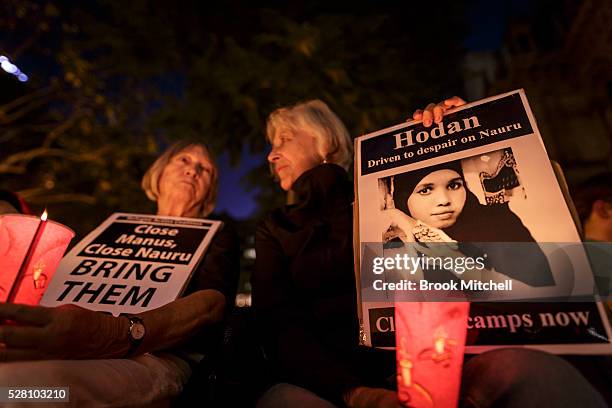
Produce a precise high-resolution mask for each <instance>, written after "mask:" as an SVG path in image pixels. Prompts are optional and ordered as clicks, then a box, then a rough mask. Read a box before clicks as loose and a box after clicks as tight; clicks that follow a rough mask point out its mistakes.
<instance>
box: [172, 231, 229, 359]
mask: <svg viewBox="0 0 612 408" xmlns="http://www.w3.org/2000/svg"><path fill="white" fill-rule="evenodd" d="M239 274H240V242H239V240H238V235H237V234H236V232H235V230H234V229H233V228H232V227H231V226H230V225H228V224H226V223H224V224H223V225H222V226H221V228H220V229H219V231H217V233H216V234H215V236H214V237H213V239H212V241H211V242H210V245H209V246H208V249H207V251H206V254H205V255H204V259H202V262H200V265H199V266H198V269H197V270H196V271H195V272H194V274H193V276H192V277H191V281H190V282H189V285H188V286H187V289H186V290H185V293H183V296H187V295H190V294H192V293H194V292H197V291H198V290H204V289H214V290H217V291H219V292H221V293H222V294H223V295H224V296H225V311H226V313H227V312H228V311H229V310H231V308H232V306H233V305H234V299H235V297H236V289H237V286H238V276H239ZM222 326H223V325H222V323H217V324H212V325H208V326H206V327H203V328H202V329H201V330H200V331H199V332H198V333H197V334H196V335H194V336H192V337H191V338H189V339H188V340H187V341H186V342H185V343H184V344H183V345H181V346H180V347H179V348H178V349H176V350H174V351H175V352H176V353H177V354H183V352H185V351H187V352H192V351H195V352H198V353H209V352H211V351H212V350H214V349H215V348H216V347H218V345H219V344H220V341H221V336H222Z"/></svg>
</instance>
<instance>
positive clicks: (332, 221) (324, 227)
mask: <svg viewBox="0 0 612 408" xmlns="http://www.w3.org/2000/svg"><path fill="white" fill-rule="evenodd" d="M293 190H294V191H295V193H296V195H297V204H294V205H290V206H285V207H283V208H281V209H278V210H276V211H274V212H272V213H271V214H270V215H269V216H268V217H266V218H265V219H264V220H263V221H262V222H261V223H260V225H259V227H258V229H257V233H256V238H255V240H256V244H255V245H256V251H257V258H256V265H255V273H254V275H253V278H252V285H253V307H254V308H255V317H256V322H257V326H258V328H259V333H260V339H261V341H262V343H263V346H264V350H265V351H266V354H267V356H268V358H269V359H270V360H271V361H272V363H273V365H274V369H275V373H276V379H275V380H276V382H288V383H292V384H295V385H298V386H301V387H304V388H306V389H309V390H311V391H313V392H315V393H317V394H319V395H320V396H321V397H323V398H326V399H329V400H331V401H333V402H335V403H339V404H341V396H342V394H343V392H345V391H347V390H348V389H350V388H353V387H356V386H360V385H362V386H376V387H380V386H384V385H385V384H384V379H385V378H386V377H388V376H392V375H393V374H394V368H393V361H394V353H392V352H382V351H380V350H373V349H366V348H362V347H358V332H359V328H358V320H357V300H356V285H355V275H354V270H353V247H352V242H353V234H352V228H353V218H352V202H353V185H352V183H350V182H349V180H348V177H347V174H346V172H345V171H344V170H343V169H342V168H341V167H339V166H336V165H333V164H323V165H320V166H317V167H315V168H313V169H311V170H309V171H307V172H305V173H304V174H302V175H301V176H300V177H299V178H298V179H297V180H296V181H295V183H294V185H293Z"/></svg>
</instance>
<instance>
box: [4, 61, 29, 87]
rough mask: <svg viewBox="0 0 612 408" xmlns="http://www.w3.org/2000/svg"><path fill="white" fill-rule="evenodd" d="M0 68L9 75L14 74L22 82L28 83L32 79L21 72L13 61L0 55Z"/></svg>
mask: <svg viewBox="0 0 612 408" xmlns="http://www.w3.org/2000/svg"><path fill="white" fill-rule="evenodd" d="M0 68H2V69H3V70H4V71H6V72H7V73H9V74H13V75H14V76H16V77H17V79H18V80H19V81H21V82H26V81H27V80H28V79H30V78H29V77H28V76H27V75H26V74H24V73H23V72H21V70H20V69H19V68H17V65H15V64H13V63H11V61H10V60H9V59H8V58H7V57H5V56H4V55H0Z"/></svg>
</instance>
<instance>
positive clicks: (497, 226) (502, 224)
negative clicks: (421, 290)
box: [392, 160, 555, 286]
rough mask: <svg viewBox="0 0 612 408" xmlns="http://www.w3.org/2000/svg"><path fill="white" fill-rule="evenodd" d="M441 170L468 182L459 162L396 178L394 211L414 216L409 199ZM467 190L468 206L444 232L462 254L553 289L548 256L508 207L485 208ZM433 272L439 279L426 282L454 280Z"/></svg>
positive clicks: (512, 276) (490, 206)
mask: <svg viewBox="0 0 612 408" xmlns="http://www.w3.org/2000/svg"><path fill="white" fill-rule="evenodd" d="M439 170H452V171H454V172H456V173H457V174H458V175H459V176H460V177H461V178H462V179H464V180H465V177H464V174H463V168H462V167H461V162H460V161H459V160H455V161H450V162H446V163H441V164H438V165H435V166H431V167H426V168H423V169H418V170H413V171H410V172H407V173H401V174H397V175H395V176H394V181H393V186H394V190H393V202H394V204H395V207H396V208H398V209H400V210H401V211H403V212H404V213H406V214H407V215H409V216H412V214H411V213H410V209H409V208H408V203H407V201H408V198H409V197H410V196H411V195H412V194H413V192H414V190H415V188H416V186H417V185H418V184H419V183H420V181H421V180H422V179H423V178H424V177H426V176H427V175H428V174H431V173H433V172H436V171H439ZM464 188H465V203H464V205H463V209H462V210H461V214H460V215H459V217H458V218H457V220H456V221H455V223H454V224H453V225H451V226H450V227H447V228H444V229H443V231H444V233H446V234H447V235H448V236H449V237H450V238H452V239H453V240H455V241H457V242H459V243H460V244H459V249H460V251H461V252H462V253H464V254H465V255H468V256H470V257H472V258H477V257H482V256H484V254H487V256H486V257H487V263H486V267H487V268H495V270H496V271H497V272H500V273H502V274H504V275H506V276H508V277H509V278H512V279H516V280H519V281H521V282H524V283H526V284H528V285H530V286H552V285H554V284H555V280H554V278H553V274H552V271H551V270H550V265H549V263H548V260H547V259H546V256H544V253H543V252H542V250H541V249H540V247H539V246H538V245H537V244H536V243H535V240H534V239H533V236H532V235H531V232H529V230H528V229H527V227H525V225H524V224H523V222H522V221H521V219H520V218H519V217H518V216H517V215H516V214H515V213H514V212H512V210H510V207H509V205H508V203H503V204H491V205H482V204H480V202H479V201H478V198H476V196H475V195H474V194H473V193H472V192H471V191H470V189H469V188H468V187H467V186H465V187H464ZM508 243H512V244H508ZM392 245H393V244H392ZM434 272H435V275H436V276H430V275H428V274H427V273H426V274H425V279H427V280H430V281H436V280H440V281H445V282H446V281H449V280H450V279H453V276H452V275H451V274H450V272H449V274H446V275H440V273H439V272H440V271H434Z"/></svg>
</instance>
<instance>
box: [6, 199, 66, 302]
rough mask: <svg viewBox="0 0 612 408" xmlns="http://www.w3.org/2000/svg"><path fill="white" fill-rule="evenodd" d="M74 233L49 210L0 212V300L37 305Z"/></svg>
mask: <svg viewBox="0 0 612 408" xmlns="http://www.w3.org/2000/svg"><path fill="white" fill-rule="evenodd" d="M73 237H74V232H73V231H72V230H71V229H70V228H68V227H66V226H64V225H61V224H58V223H56V222H53V221H47V216H46V211H45V213H43V215H42V216H41V217H40V219H36V218H35V217H31V216H27V215H18V214H10V215H3V216H0V271H2V272H1V273H0V301H2V302H11V303H23V304H30V305H37V304H38V303H39V302H40V299H41V298H42V296H43V294H44V290H45V289H46V287H47V285H48V283H49V281H50V280H51V278H52V277H53V274H54V273H55V269H56V268H57V265H58V264H59V262H60V260H61V258H62V256H63V255H64V252H65V251H66V248H67V247H68V244H69V243H70V240H71V239H72V238H73Z"/></svg>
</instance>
